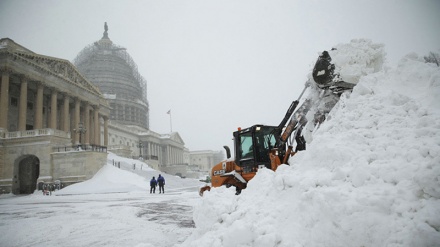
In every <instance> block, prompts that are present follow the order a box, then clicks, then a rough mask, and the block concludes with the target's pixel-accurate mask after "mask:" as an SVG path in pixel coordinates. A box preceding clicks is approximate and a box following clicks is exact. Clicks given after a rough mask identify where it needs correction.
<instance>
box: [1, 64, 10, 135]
mask: <svg viewBox="0 0 440 247" xmlns="http://www.w3.org/2000/svg"><path fill="white" fill-rule="evenodd" d="M8 111H9V72H2V85H1V94H0V128H3V129H4V130H7V129H8Z"/></svg>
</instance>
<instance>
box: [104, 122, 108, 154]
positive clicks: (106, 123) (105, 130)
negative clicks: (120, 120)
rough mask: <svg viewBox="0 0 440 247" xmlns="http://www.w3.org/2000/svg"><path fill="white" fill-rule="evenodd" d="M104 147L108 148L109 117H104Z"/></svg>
mask: <svg viewBox="0 0 440 247" xmlns="http://www.w3.org/2000/svg"><path fill="white" fill-rule="evenodd" d="M104 146H106V147H107V146H108V117H104Z"/></svg>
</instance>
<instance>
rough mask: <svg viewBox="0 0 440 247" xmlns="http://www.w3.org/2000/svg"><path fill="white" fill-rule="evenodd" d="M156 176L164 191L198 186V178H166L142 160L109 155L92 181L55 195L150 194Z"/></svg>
mask: <svg viewBox="0 0 440 247" xmlns="http://www.w3.org/2000/svg"><path fill="white" fill-rule="evenodd" d="M114 163H115V164H118V167H116V166H114V165H113V164H114ZM119 167H120V168H119ZM159 174H161V175H162V176H163V177H164V178H165V181H166V186H165V191H169V190H170V188H174V189H175V188H179V189H181V188H185V187H198V186H200V185H201V183H200V181H198V180H197V179H182V178H180V177H178V176H173V175H168V174H166V173H162V172H160V171H157V170H154V169H152V168H151V167H149V166H148V165H147V164H146V163H144V162H142V161H139V160H134V159H129V158H124V157H120V156H117V155H115V154H113V153H109V154H108V156H107V164H106V165H104V167H102V168H101V169H100V170H99V171H98V172H97V173H96V174H95V175H94V176H93V178H91V179H89V180H87V181H84V182H81V183H77V184H73V185H70V186H67V187H66V188H64V189H62V190H59V191H56V192H55V195H70V194H95V193H118V192H134V191H149V190H150V179H151V178H152V177H153V176H154V177H156V178H157V177H158V175H159ZM171 190H172V189H171Z"/></svg>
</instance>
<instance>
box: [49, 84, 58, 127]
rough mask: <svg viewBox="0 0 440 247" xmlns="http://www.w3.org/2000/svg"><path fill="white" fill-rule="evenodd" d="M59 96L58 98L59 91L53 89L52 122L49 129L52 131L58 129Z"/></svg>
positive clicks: (51, 97) (51, 100)
mask: <svg viewBox="0 0 440 247" xmlns="http://www.w3.org/2000/svg"><path fill="white" fill-rule="evenodd" d="M57 96H58V93H57V91H56V90H55V89H53V88H52V93H51V96H50V122H49V128H51V129H56V128H57Z"/></svg>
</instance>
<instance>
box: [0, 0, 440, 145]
mask: <svg viewBox="0 0 440 247" xmlns="http://www.w3.org/2000/svg"><path fill="white" fill-rule="evenodd" d="M439 13H440V1H439V0H411V1H410V0H369V1H367V0H365V1H364V0H363V1H353V0H338V1H326V0H322V1H318V0H307V1H287V0H284V1H282V0H266V1H261V0H235V1H233V0H223V1H208V0H192V1H185V0H167V1H159V0H157V1H134V0H128V1H109V0H101V1H91V0H70V1H59V0H51V1H49V0H39V1H33V0H28V1H23V0H1V1H0V38H4V37H8V38H11V39H13V40H14V41H15V42H17V43H19V44H21V45H23V46H25V47H26V48H28V49H30V50H32V51H34V52H36V53H39V54H43V55H47V56H53V57H58V58H63V59H67V60H70V61H73V59H74V58H75V57H76V55H77V54H78V53H79V52H80V51H81V50H82V49H83V48H84V47H85V46H87V45H89V44H91V43H93V42H95V41H97V40H99V39H101V38H102V35H103V32H104V22H107V24H108V28H109V30H108V34H109V38H110V39H111V40H112V41H113V43H115V44H116V45H119V46H122V47H125V48H127V52H128V53H129V54H130V55H131V56H132V58H133V59H134V61H135V63H136V64H137V66H138V70H139V72H140V74H141V75H142V76H143V77H144V78H145V79H146V80H147V83H148V92H147V95H148V101H149V103H150V127H151V129H152V130H153V131H155V132H158V133H168V132H170V127H171V126H170V118H169V116H170V115H168V114H166V113H167V111H168V110H170V109H171V113H172V114H171V116H172V130H173V131H177V132H179V134H180V135H181V137H182V138H183V140H184V142H185V144H186V147H188V148H189V149H190V150H192V151H194V150H206V149H209V150H221V149H222V146H223V145H229V146H230V147H231V148H232V141H231V139H232V132H233V131H235V130H236V129H237V127H243V128H245V127H249V126H251V125H254V124H258V123H260V124H267V125H278V124H279V122H280V121H281V119H282V117H283V116H284V114H285V112H286V110H287V108H288V107H289V105H290V103H291V102H292V101H293V100H295V99H296V98H297V97H298V96H299V93H300V92H301V90H302V88H303V85H304V82H305V80H306V77H307V74H308V73H310V71H311V69H312V67H313V64H314V62H315V60H316V58H317V55H318V53H319V52H320V51H322V50H325V49H330V48H331V47H332V46H334V45H336V44H339V43H348V42H349V41H350V40H351V39H357V38H367V39H371V40H372V41H373V42H376V43H383V44H385V50H386V52H387V54H388V56H387V59H388V63H389V65H390V66H394V65H395V64H396V63H397V62H398V60H400V58H402V57H403V56H404V55H406V54H408V53H410V52H416V53H418V54H419V55H426V54H428V52H430V51H435V52H439V51H440V50H439V49H440V32H439V30H440V15H439Z"/></svg>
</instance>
